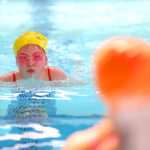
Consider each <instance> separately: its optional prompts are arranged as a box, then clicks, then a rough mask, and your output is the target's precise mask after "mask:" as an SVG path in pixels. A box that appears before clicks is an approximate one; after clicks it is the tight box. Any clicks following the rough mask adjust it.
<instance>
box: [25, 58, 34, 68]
mask: <svg viewBox="0 0 150 150" xmlns="http://www.w3.org/2000/svg"><path fill="white" fill-rule="evenodd" d="M34 64H35V62H34V61H33V60H32V58H29V59H28V61H27V66H28V67H30V66H33V65H34Z"/></svg>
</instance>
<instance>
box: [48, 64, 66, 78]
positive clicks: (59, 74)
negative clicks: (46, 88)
mask: <svg viewBox="0 0 150 150" xmlns="http://www.w3.org/2000/svg"><path fill="white" fill-rule="evenodd" d="M48 69H49V70H50V74H51V78H52V80H63V79H66V78H67V74H66V73H65V72H64V71H63V70H62V69H60V68H57V67H51V66H49V67H48Z"/></svg>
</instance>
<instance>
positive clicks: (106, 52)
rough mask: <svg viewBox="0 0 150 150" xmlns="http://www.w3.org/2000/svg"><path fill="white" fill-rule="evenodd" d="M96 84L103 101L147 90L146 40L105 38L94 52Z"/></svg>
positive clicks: (149, 47)
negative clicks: (106, 39)
mask: <svg viewBox="0 0 150 150" xmlns="http://www.w3.org/2000/svg"><path fill="white" fill-rule="evenodd" d="M94 65H95V68H94V73H95V81H96V86H97V88H98V90H99V92H100V94H101V95H102V96H103V97H104V99H105V100H108V101H110V100H112V99H115V98H116V97H117V96H126V95H127V94H139V93H143V92H147V93H148V92H149V93H150V43H149V42H146V41H144V40H142V39H138V38H133V37H116V38H111V39H109V40H108V41H106V42H105V43H104V44H103V45H102V46H101V47H99V48H98V49H97V50H96V52H95V54H94Z"/></svg>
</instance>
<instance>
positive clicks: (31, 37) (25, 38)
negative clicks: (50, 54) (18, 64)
mask: <svg viewBox="0 0 150 150" xmlns="http://www.w3.org/2000/svg"><path fill="white" fill-rule="evenodd" d="M47 43H48V40H47V38H46V37H45V36H44V35H42V34H41V33H38V32H26V33H24V34H23V35H21V36H20V37H19V38H17V39H16V40H15V42H14V46H13V49H14V53H15V55H17V53H18V51H19V49H20V48H21V47H23V46H25V45H27V44H36V45H38V46H40V47H41V48H43V50H44V52H45V51H46V46H47Z"/></svg>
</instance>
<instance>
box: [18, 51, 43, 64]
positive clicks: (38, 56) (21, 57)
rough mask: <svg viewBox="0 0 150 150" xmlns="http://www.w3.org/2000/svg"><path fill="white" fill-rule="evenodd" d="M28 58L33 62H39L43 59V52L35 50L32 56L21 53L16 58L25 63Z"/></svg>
mask: <svg viewBox="0 0 150 150" xmlns="http://www.w3.org/2000/svg"><path fill="white" fill-rule="evenodd" d="M29 59H32V60H33V61H35V62H39V61H41V60H42V59H43V53H41V52H37V53H34V54H33V55H32V56H28V55H27V54H24V53H21V54H18V56H17V60H18V61H19V62H21V63H26V62H27V61H28V60H29Z"/></svg>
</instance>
